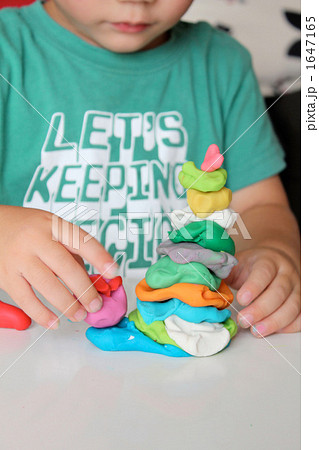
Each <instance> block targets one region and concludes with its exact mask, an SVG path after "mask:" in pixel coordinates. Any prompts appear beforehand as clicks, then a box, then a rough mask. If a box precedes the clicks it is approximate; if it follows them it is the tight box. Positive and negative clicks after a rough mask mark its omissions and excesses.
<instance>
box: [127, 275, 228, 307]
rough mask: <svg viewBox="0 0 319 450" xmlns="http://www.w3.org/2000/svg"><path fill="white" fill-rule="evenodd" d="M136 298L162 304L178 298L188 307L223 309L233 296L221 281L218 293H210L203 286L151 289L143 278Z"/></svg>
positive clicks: (187, 285) (173, 286) (180, 285)
mask: <svg viewBox="0 0 319 450" xmlns="http://www.w3.org/2000/svg"><path fill="white" fill-rule="evenodd" d="M135 293H136V296H137V298H138V299H139V300H141V301H142V302H143V301H144V302H162V301H165V300H169V299H171V298H178V299H179V300H181V301H182V302H184V303H187V304H188V305H190V306H195V307H196V306H215V307H216V308H218V309H225V308H227V306H229V305H230V304H231V303H232V301H233V299H234V296H233V294H232V292H231V290H230V289H229V287H228V286H227V284H226V283H225V282H224V281H222V282H221V285H220V286H219V288H218V292H216V291H211V290H210V289H209V288H208V287H207V286H205V285H203V284H189V283H176V284H173V285H172V286H170V287H167V288H161V289H152V288H151V287H149V285H148V284H147V283H146V280H145V278H143V280H142V281H140V282H139V283H138V285H137V286H136V288H135Z"/></svg>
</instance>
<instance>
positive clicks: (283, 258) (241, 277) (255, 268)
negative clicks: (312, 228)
mask: <svg viewBox="0 0 319 450" xmlns="http://www.w3.org/2000/svg"><path fill="white" fill-rule="evenodd" d="M236 256H237V258H238V260H239V264H238V265H237V266H236V267H235V268H234V269H233V271H232V273H231V275H230V276H229V278H228V280H227V282H228V283H229V284H230V285H231V286H232V287H233V288H235V289H239V290H238V293H237V300H238V302H239V303H240V304H241V305H243V306H247V307H246V308H244V309H243V310H241V312H240V313H239V314H238V316H237V320H238V323H239V324H240V325H241V326H242V327H243V328H249V327H250V326H251V325H253V326H254V327H251V332H252V333H253V334H254V336H256V337H262V336H267V335H269V334H272V333H275V332H281V333H290V332H296V331H300V309H301V305H300V303H301V300H300V269H299V267H300V266H299V262H298V261H292V260H291V258H290V257H289V256H287V255H286V254H285V253H283V252H281V251H280V250H276V249H272V248H266V247H264V248H262V247H261V248H254V249H249V250H244V251H242V252H240V253H239V254H238V255H236ZM248 305H249V306H248ZM245 318H246V319H247V321H246V320H245Z"/></svg>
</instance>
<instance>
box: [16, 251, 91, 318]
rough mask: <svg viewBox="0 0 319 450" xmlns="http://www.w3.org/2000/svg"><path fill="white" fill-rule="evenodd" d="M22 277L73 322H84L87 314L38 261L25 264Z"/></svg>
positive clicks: (34, 260)
mask: <svg viewBox="0 0 319 450" xmlns="http://www.w3.org/2000/svg"><path fill="white" fill-rule="evenodd" d="M27 266H28V267H29V268H30V269H28V268H27V269H25V271H24V272H23V276H24V277H25V279H26V280H27V281H28V282H29V283H30V284H31V286H33V287H34V288H35V289H36V290H37V291H38V292H39V293H40V294H41V295H43V297H44V298H45V299H46V300H47V301H48V302H50V303H51V304H52V305H53V306H55V307H56V308H57V309H58V310H59V311H61V313H62V314H64V315H65V316H66V317H68V318H69V319H71V320H73V321H76V322H78V321H81V320H84V319H85V318H86V316H87V312H86V311H85V309H84V307H83V306H82V305H81V304H80V303H79V302H78V301H77V300H76V299H75V298H74V297H73V295H72V294H71V293H70V292H69V291H68V290H67V288H66V287H65V286H63V284H62V283H61V282H60V281H59V280H58V279H57V277H56V276H55V275H54V274H53V273H52V271H51V270H50V269H49V268H48V267H47V266H46V265H45V264H43V262H42V261H40V260H39V259H33V260H32V263H30V264H27Z"/></svg>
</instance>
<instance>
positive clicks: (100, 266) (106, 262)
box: [54, 218, 118, 278]
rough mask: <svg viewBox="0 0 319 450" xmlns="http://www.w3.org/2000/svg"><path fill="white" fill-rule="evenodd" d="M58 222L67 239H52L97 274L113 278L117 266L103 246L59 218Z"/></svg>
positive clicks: (84, 232) (81, 230) (76, 227)
mask: <svg viewBox="0 0 319 450" xmlns="http://www.w3.org/2000/svg"><path fill="white" fill-rule="evenodd" d="M59 220H61V221H62V222H61V223H62V229H63V230H64V235H65V236H67V239H64V238H63V234H62V235H61V238H60V239H59V236H54V238H55V239H56V240H58V241H59V242H61V244H62V245H64V246H65V248H67V249H68V250H69V251H70V252H71V253H74V254H76V255H79V256H81V257H82V258H83V259H86V260H87V261H88V262H89V263H90V264H92V265H93V266H94V267H95V268H96V269H97V270H98V272H100V273H101V274H102V273H104V276H105V277H108V278H112V277H114V276H115V275H116V273H117V269H118V265H117V264H116V263H115V262H114V260H113V258H112V256H111V255H110V254H109V253H108V252H107V251H106V250H105V248H104V247H103V245H102V244H101V243H100V242H98V241H97V240H96V239H95V238H94V237H93V236H91V235H90V234H89V233H87V232H86V231H84V230H83V229H82V228H80V227H78V226H76V225H74V224H72V223H70V222H66V221H64V220H62V219H60V218H59Z"/></svg>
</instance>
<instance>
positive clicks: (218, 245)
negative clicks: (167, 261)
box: [168, 220, 235, 255]
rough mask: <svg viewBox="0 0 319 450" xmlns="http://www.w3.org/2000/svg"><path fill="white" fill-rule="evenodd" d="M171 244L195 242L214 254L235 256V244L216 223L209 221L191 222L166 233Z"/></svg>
mask: <svg viewBox="0 0 319 450" xmlns="http://www.w3.org/2000/svg"><path fill="white" fill-rule="evenodd" d="M168 237H169V239H170V240H171V241H172V242H175V243H178V242H195V243H196V244H198V245H201V246H202V247H204V248H209V249H210V250H213V251H214V252H227V253H230V254H231V255H234V254H235V244H234V241H233V240H232V238H231V237H230V236H229V235H228V233H227V232H226V231H225V230H224V228H222V227H221V226H220V225H218V223H216V222H212V221H211V220H202V221H200V222H191V223H189V224H187V225H185V227H182V228H180V229H179V230H173V231H171V232H170V233H168Z"/></svg>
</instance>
